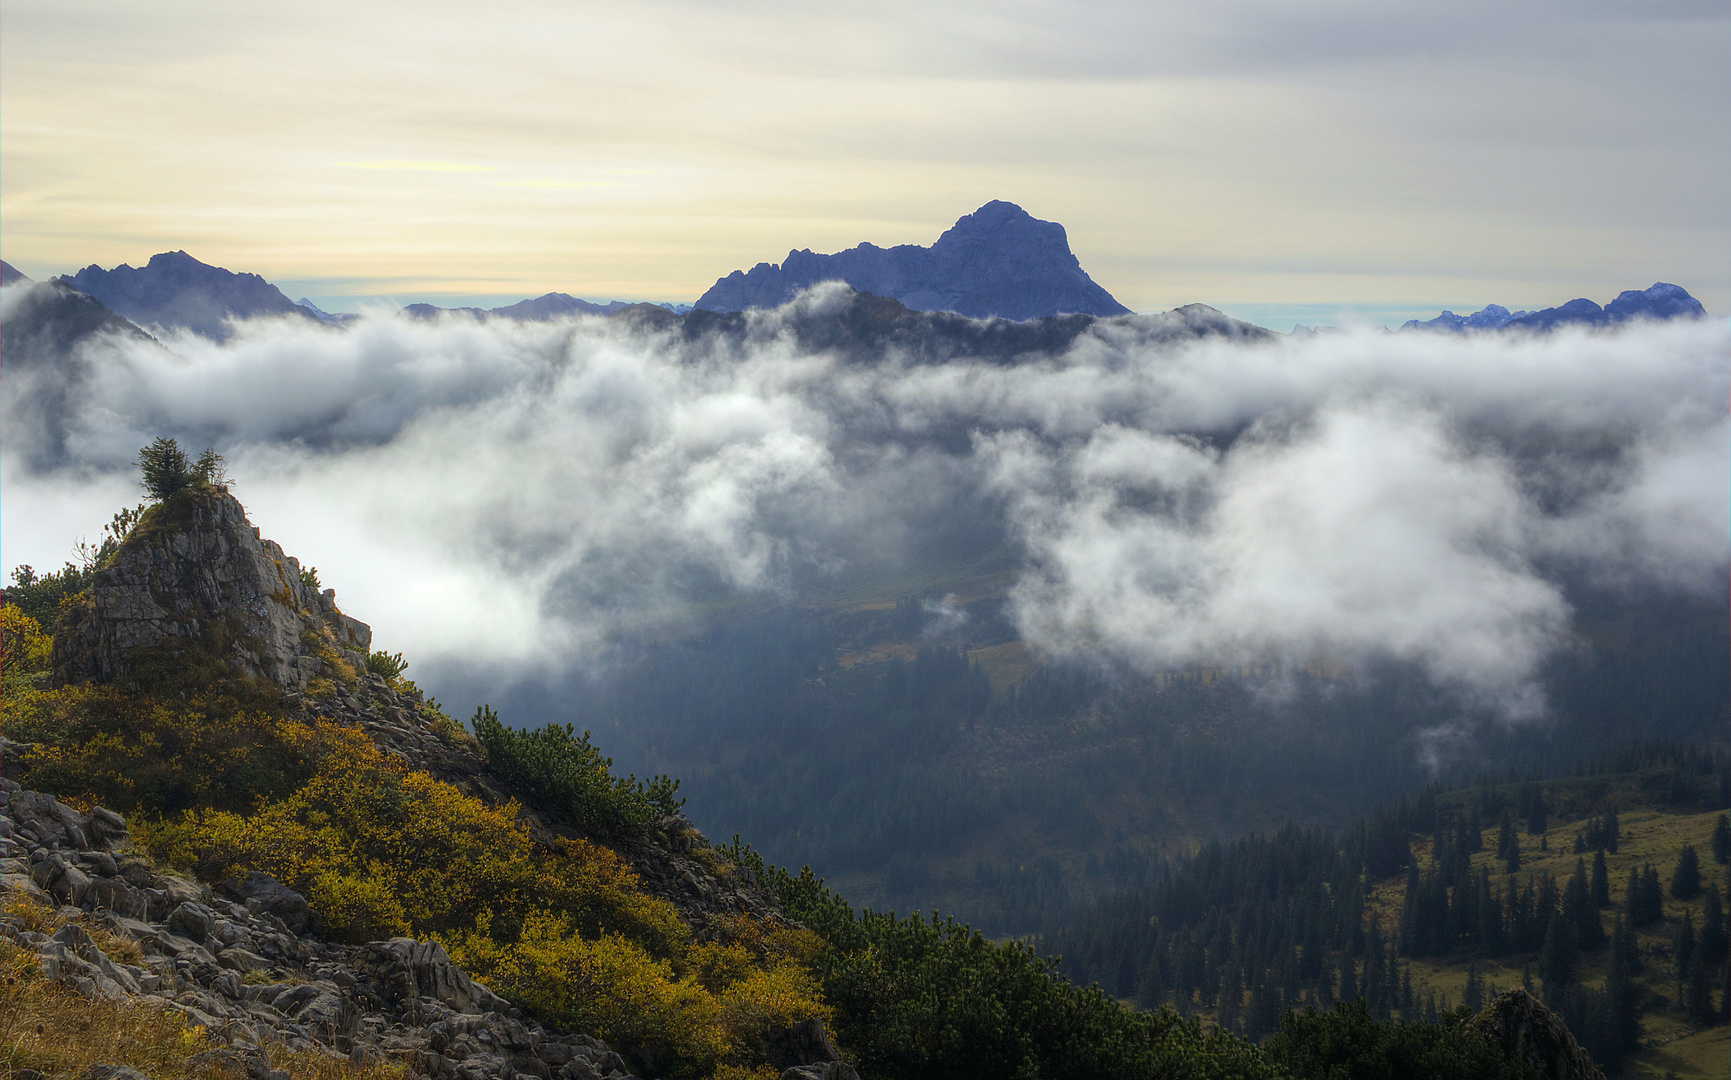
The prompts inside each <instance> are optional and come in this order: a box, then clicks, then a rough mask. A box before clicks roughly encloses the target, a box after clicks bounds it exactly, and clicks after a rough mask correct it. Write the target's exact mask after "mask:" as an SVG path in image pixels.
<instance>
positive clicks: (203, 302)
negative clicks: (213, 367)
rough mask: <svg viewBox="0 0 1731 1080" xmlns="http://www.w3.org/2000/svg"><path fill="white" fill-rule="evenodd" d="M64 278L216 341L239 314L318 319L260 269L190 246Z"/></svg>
mask: <svg viewBox="0 0 1731 1080" xmlns="http://www.w3.org/2000/svg"><path fill="white" fill-rule="evenodd" d="M61 280H63V281H65V282H66V283H67V284H68V285H71V286H72V287H73V288H74V289H77V290H78V291H79V292H81V293H84V294H85V295H86V296H90V297H94V298H95V299H97V300H99V301H101V303H102V306H103V307H106V308H107V309H108V310H110V311H112V312H114V313H115V314H116V315H121V316H124V317H126V318H128V319H130V320H132V321H133V322H135V323H138V324H139V325H141V326H161V327H165V328H170V329H182V328H183V329H187V330H191V331H192V332H193V333H195V334H198V335H200V336H201V337H207V338H210V339H211V340H212V341H226V340H227V339H228V335H229V323H230V322H232V321H234V320H237V319H253V318H257V317H259V316H261V315H283V316H288V317H290V318H297V319H301V318H314V316H313V315H312V313H311V312H309V311H307V310H306V309H305V308H303V307H301V306H300V305H298V304H296V303H295V302H294V301H293V300H290V299H289V298H288V297H286V296H284V295H283V294H282V290H281V289H279V288H277V287H276V286H275V285H272V284H271V283H270V282H268V281H266V280H265V279H264V278H262V277H259V276H258V275H257V274H236V273H234V272H232V271H229V270H224V269H223V268H222V267H220V266H211V265H210V264H208V263H202V262H199V261H198V260H197V259H195V258H193V257H192V256H191V255H188V254H187V253H186V252H184V251H165V252H163V253H162V254H160V255H152V256H151V257H150V262H148V263H146V264H145V265H144V266H140V267H137V268H134V267H131V266H128V265H126V264H125V263H121V264H120V265H119V266H117V267H115V268H114V269H112V270H104V269H102V267H100V266H95V265H91V266H87V267H85V268H84V269H82V270H80V271H78V273H76V274H73V275H72V276H71V277H67V278H62V279H61Z"/></svg>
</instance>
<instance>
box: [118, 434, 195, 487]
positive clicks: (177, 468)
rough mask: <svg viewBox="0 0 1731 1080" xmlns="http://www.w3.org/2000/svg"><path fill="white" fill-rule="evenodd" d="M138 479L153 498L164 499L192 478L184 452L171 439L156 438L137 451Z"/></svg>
mask: <svg viewBox="0 0 1731 1080" xmlns="http://www.w3.org/2000/svg"><path fill="white" fill-rule="evenodd" d="M133 464H135V465H137V466H138V467H139V469H140V470H141V471H142V472H143V473H144V476H143V479H142V480H141V481H140V483H141V484H142V486H143V487H144V490H145V491H147V492H149V493H150V497H151V498H153V499H166V498H168V497H169V496H170V495H173V494H174V493H175V492H177V491H179V490H180V489H181V488H183V487H185V486H186V485H187V484H189V483H191V482H192V480H193V476H192V470H191V468H190V466H189V464H188V463H187V460H186V452H185V451H184V450H182V449H181V448H180V445H179V444H178V443H176V442H175V441H174V440H173V439H167V438H158V439H156V440H155V441H154V442H152V443H151V444H150V445H149V446H146V447H145V448H144V449H142V450H140V451H139V452H138V460H137V461H136V462H134V463H133Z"/></svg>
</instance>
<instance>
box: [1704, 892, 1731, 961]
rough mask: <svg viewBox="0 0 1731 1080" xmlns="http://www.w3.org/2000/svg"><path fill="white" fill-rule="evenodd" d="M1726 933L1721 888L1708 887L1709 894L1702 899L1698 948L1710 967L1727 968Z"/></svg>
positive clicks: (1728, 951) (1728, 950) (1730, 950)
mask: <svg viewBox="0 0 1731 1080" xmlns="http://www.w3.org/2000/svg"><path fill="white" fill-rule="evenodd" d="M1727 944H1728V943H1727V938H1726V933H1725V912H1724V911H1723V909H1722V908H1721V906H1720V903H1719V887H1718V886H1717V885H1709V886H1707V893H1706V895H1705V896H1703V897H1702V898H1701V931H1700V933H1699V934H1698V935H1697V936H1696V947H1697V949H1698V950H1699V951H1700V953H1701V960H1702V962H1704V963H1705V964H1706V965H1707V966H1708V967H1711V968H1722V967H1724V966H1725V961H1726V958H1727V954H1728V953H1731V949H1728V948H1727Z"/></svg>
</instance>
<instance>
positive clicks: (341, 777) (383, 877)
mask: <svg viewBox="0 0 1731 1080" xmlns="http://www.w3.org/2000/svg"><path fill="white" fill-rule="evenodd" d="M190 820H191V823H190V824H189V825H185V826H182V827H181V828H180V830H179V832H178V833H177V834H176V835H175V836H174V837H173V838H172V840H173V843H174V845H175V846H176V847H177V848H178V849H179V850H180V851H182V852H190V853H191V854H192V855H193V857H194V858H196V860H197V861H199V862H200V863H202V864H204V865H206V866H208V867H211V868H213V869H214V870H215V871H217V872H233V871H239V870H246V869H250V870H262V871H264V872H265V873H267V874H270V875H271V876H272V877H275V878H277V879H278V880H279V881H282V882H284V883H285V884H288V885H289V886H290V887H292V888H295V889H297V890H299V891H301V892H302V893H304V894H305V895H306V897H307V900H308V902H309V903H310V904H311V905H312V907H313V910H314V911H315V912H317V913H318V914H319V916H320V917H321V919H323V920H324V922H325V925H326V929H327V931H329V932H332V933H335V934H337V935H338V936H342V937H345V938H348V939H350V940H368V939H369V938H376V937H379V936H388V935H385V934H384V931H385V930H389V931H390V933H413V934H425V933H429V932H432V931H437V930H452V929H459V928H469V927H472V926H474V925H475V922H476V919H477V918H478V917H479V916H481V915H482V914H483V913H486V912H495V911H497V912H525V911H531V910H552V911H557V912H560V913H561V914H562V915H563V916H564V917H566V918H567V919H569V920H570V921H571V923H572V924H573V925H574V926H576V927H578V928H580V929H581V930H583V931H584V932H586V933H589V934H590V935H592V936H593V935H595V934H599V933H601V932H603V931H611V932H614V933H622V934H625V935H627V936H629V937H631V938H632V939H633V940H635V941H638V942H640V943H641V944H643V945H644V947H646V948H648V949H650V950H651V951H654V952H657V953H658V954H661V955H671V954H672V953H673V952H675V951H677V950H678V949H679V948H681V947H682V945H683V943H684V941H685V938H686V936H687V930H686V928H685V925H684V924H683V923H681V922H680V921H679V916H678V913H677V912H676V911H675V910H674V909H673V907H672V905H671V904H668V903H666V902H665V901H662V900H658V899H656V898H654V897H650V896H647V895H644V894H643V893H642V892H641V891H640V889H639V887H638V877H637V875H636V874H635V873H634V872H633V871H632V870H631V869H630V868H629V867H628V866H626V865H625V863H624V861H623V860H622V859H620V858H619V856H618V855H616V854H614V853H613V852H612V851H610V850H609V849H607V848H604V847H600V846H599V845H595V844H590V843H587V842H586V841H582V840H563V841H560V842H559V843H558V844H557V845H555V846H554V847H553V848H552V849H546V848H538V847H537V846H536V845H535V844H534V843H533V841H532V840H531V839H530V837H529V833H528V831H527V830H526V829H525V828H524V827H523V826H522V825H521V824H520V823H519V822H518V821H517V807H516V804H515V803H507V804H505V805H503V806H489V805H487V804H486V803H483V802H481V801H480V800H479V799H476V798H473V797H471V796H469V795H465V794H464V793H463V792H461V791H459V790H458V789H457V788H455V787H453V786H452V785H450V784H447V783H444V782H442V781H440V780H436V779H434V778H433V777H432V776H430V775H428V774H427V773H424V772H411V771H409V770H408V769H407V768H406V767H405V766H404V765H403V764H402V763H401V762H399V761H398V760H397V759H395V758H393V757H390V756H389V755H387V754H384V753H382V752H381V751H379V750H378V748H377V747H375V746H374V745H373V744H372V742H371V741H370V740H368V739H367V738H366V736H365V735H364V734H363V733H361V732H359V731H356V730H353V729H339V730H338V731H335V732H333V733H331V736H330V746H329V748H328V750H327V752H326V754H325V755H324V757H323V759H322V760H321V762H320V765H319V768H318V771H317V773H316V774H315V775H314V776H313V778H312V779H311V780H310V781H308V782H307V783H306V784H305V785H304V786H302V787H301V788H300V789H299V790H298V791H296V792H295V793H294V794H293V795H291V796H290V797H288V798H286V799H284V800H282V801H280V802H277V803H273V804H271V805H269V806H266V807H265V808H264V809H262V810H260V811H259V812H258V813H256V814H251V815H241V814H236V813H207V814H202V815H194V816H193V817H192V819H190ZM166 833H167V831H166V830H164V835H165V837H166Z"/></svg>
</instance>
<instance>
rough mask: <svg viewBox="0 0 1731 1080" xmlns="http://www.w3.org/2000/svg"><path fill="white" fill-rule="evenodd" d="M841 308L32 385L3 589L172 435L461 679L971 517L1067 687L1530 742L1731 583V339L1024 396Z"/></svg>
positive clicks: (1485, 346) (11, 489)
mask: <svg viewBox="0 0 1731 1080" xmlns="http://www.w3.org/2000/svg"><path fill="white" fill-rule="evenodd" d="M15 291H16V290H9V292H15ZM14 299H15V298H14V297H11V296H9V297H8V302H12V301H13V300H14ZM843 299H844V297H843V296H842V294H841V293H838V292H837V291H836V290H835V289H831V288H820V289H817V290H813V291H812V292H810V293H808V294H806V295H805V296H804V297H803V298H801V299H800V300H799V301H797V302H796V303H795V304H794V305H792V306H790V307H789V308H785V309H782V310H780V311H775V312H760V313H755V314H752V315H751V316H749V317H748V318H747V320H746V324H745V330H744V332H743V334H742V336H739V337H735V338H718V337H714V336H704V335H699V336H696V337H693V338H690V339H687V338H685V337H684V336H683V335H682V334H679V333H677V332H670V331H655V330H652V329H645V328H642V327H634V326H633V325H631V324H629V323H628V322H621V321H617V320H612V321H610V320H607V319H602V318H580V319H573V320H566V321H558V322H552V323H545V324H518V323H509V322H504V321H492V322H486V323H479V322H474V321H471V320H464V319H456V318H453V319H450V320H446V321H441V322H434V323H423V322H416V321H414V320H408V319H404V318H401V317H398V316H395V315H392V314H385V313H374V314H369V315H367V316H365V317H363V318H362V319H361V320H360V321H359V322H358V323H356V324H354V325H352V326H351V327H350V328H349V329H347V330H345V331H342V332H336V331H332V330H329V329H326V328H323V327H318V326H313V325H310V324H302V323H300V321H298V320H296V321H288V322H268V321H267V322H257V323H253V324H247V325H243V326H241V327H240V328H239V329H238V332H237V333H236V334H235V336H234V337H233V338H232V339H231V340H230V341H229V342H228V343H226V344H223V345H217V344H213V343H211V342H208V341H204V340H202V339H198V338H192V337H184V338H178V339H174V340H171V341H169V342H168V344H167V346H166V347H159V346H156V345H154V344H153V343H150V342H124V341H118V340H116V341H108V342H105V343H102V344H100V345H97V346H93V347H92V351H91V352H90V353H89V354H88V355H87V359H88V361H89V363H90V369H89V370H90V375H89V376H88V378H87V380H86V381H85V382H84V383H82V384H80V385H79V386H78V387H77V388H76V392H71V393H67V394H62V395H59V396H56V394H55V393H54V391H55V389H56V386H55V385H53V380H56V379H62V378H64V371H65V369H64V368H57V367H43V368H40V369H34V370H35V374H31V372H30V371H24V370H15V371H14V372H11V373H9V377H8V379H7V380H6V383H5V385H4V387H3V392H4V394H5V401H4V404H5V408H6V420H7V423H6V424H5V425H3V426H0V459H3V460H0V465H3V468H4V473H5V476H4V480H5V484H4V488H3V491H0V500H3V510H4V513H0V530H3V537H0V539H3V540H4V545H5V557H6V561H7V564H8V568H9V567H10V566H13V565H16V564H17V563H20V562H33V563H35V564H36V565H38V566H40V565H44V564H47V565H56V564H57V562H58V559H59V558H60V557H61V556H62V553H64V552H65V551H66V550H67V549H68V547H69V546H70V543H71V540H72V538H73V537H74V536H76V535H78V534H80V533H82V534H84V535H90V534H92V533H94V532H95V531H96V529H97V527H98V526H99V525H100V524H101V523H102V522H104V521H106V520H107V517H108V515H109V514H110V513H111V512H112V511H113V510H114V509H115V508H116V503H117V498H119V499H126V498H130V497H129V496H126V495H125V494H124V492H125V491H126V490H127V489H128V488H129V487H130V484H131V482H132V470H131V469H130V467H129V466H128V464H127V463H128V462H130V461H131V460H132V458H133V457H134V456H135V455H136V450H137V447H138V446H139V445H142V444H143V442H145V441H148V439H149V438H151V437H153V436H154V435H157V434H162V433H170V434H174V435H176V436H177V437H179V438H181V439H182V440H183V441H184V442H186V443H187V444H188V445H193V446H204V445H214V446H216V447H217V448H218V449H220V450H221V451H222V452H224V453H225V454H227V455H228V456H229V458H230V460H231V462H232V464H233V472H234V474H235V476H236V478H237V487H236V490H237V492H238V493H239V495H240V497H241V498H242V499H243V500H244V501H245V502H246V504H247V506H248V508H249V510H250V511H251V512H252V513H253V515H254V518H255V521H256V522H257V523H258V524H259V525H260V526H261V528H262V529H263V531H264V533H265V534H266V535H268V536H270V537H272V538H273V539H276V540H277V541H279V542H280V543H282V544H283V545H284V546H285V548H286V549H287V550H289V551H290V552H291V553H293V554H295V555H297V557H299V558H300V559H301V560H302V561H303V562H304V563H310V564H314V565H317V566H318V567H319V568H320V572H321V575H322V577H323V578H324V580H325V581H327V582H328V583H331V584H332V585H334V586H335V587H336V588H337V589H338V590H339V594H340V596H341V597H342V599H343V602H344V604H345V607H346V608H347V610H350V611H351V612H352V613H354V614H356V615H357V616H359V617H360V618H363V619H366V620H368V621H371V622H372V623H373V624H374V625H375V628H376V629H377V631H378V635H379V636H378V640H380V641H381V642H382V643H385V644H386V645H388V646H389V647H390V648H392V649H393V650H394V649H403V650H405V651H407V652H409V653H410V654H412V655H413V656H415V657H416V658H417V661H418V663H419V664H420V665H421V670H422V671H423V672H427V671H431V672H435V673H437V672H444V673H445V674H446V676H449V677H451V678H456V677H457V675H455V674H452V673H461V672H468V673H469V676H471V677H472V676H473V674H474V672H475V671H476V670H477V665H479V667H480V668H482V669H486V670H489V671H491V672H493V673H494V675H495V676H497V677H500V678H528V677H532V676H534V675H535V674H536V673H547V672H551V671H558V670H560V669H563V668H567V667H570V666H571V665H581V664H586V663H588V662H590V661H592V660H593V659H595V658H596V657H599V656H602V655H604V654H605V650H606V647H607V642H609V641H610V640H612V639H613V638H614V637H615V636H616V635H618V634H620V633H622V632H626V631H633V630H646V629H655V630H657V631H658V632H665V631H666V630H668V629H669V628H677V627H679V626H681V625H689V624H688V623H687V620H690V619H692V618H694V617H695V615H694V613H695V612H697V611H698V610H699V609H701V608H702V607H703V606H704V605H708V604H713V603H714V602H715V601H716V600H717V598H719V597H760V598H768V597H776V596H789V595H794V594H796V593H797V592H798V591H799V590H800V589H802V588H804V587H807V586H809V585H810V584H812V583H814V582H815V583H817V584H818V585H819V586H822V584H823V583H825V582H834V581H842V580H845V579H846V578H847V575H848V574H850V573H854V572H857V571H860V570H862V569H869V568H871V567H872V566H881V565H883V564H885V562H886V561H887V562H889V563H893V562H894V561H895V560H897V559H899V558H904V557H906V558H914V559H916V560H917V559H919V558H921V557H922V555H921V553H922V552H925V551H927V550H929V545H930V544H932V543H934V542H936V541H935V540H934V538H936V537H941V536H944V535H950V534H952V533H953V532H954V529H955V528H956V527H957V526H958V525H962V526H967V527H969V528H986V529H988V530H994V529H995V530H998V531H999V532H1000V533H1001V535H1002V536H1003V538H1004V539H1005V540H1006V541H1007V542H1008V543H1009V545H1010V546H1011V549H1012V550H1014V551H1016V552H1017V553H1018V560H1017V567H1016V570H1015V573H1014V581H1013V583H1012V585H1011V586H1010V588H1009V592H1008V599H1009V601H1010V613H1011V615H1012V617H1013V618H1014V619H1015V621H1016V624H1017V626H1018V627H1019V629H1020V631H1021V633H1022V635H1023V636H1024V637H1025V638H1026V639H1028V640H1029V641H1030V642H1032V643H1033V644H1035V645H1036V646H1037V647H1038V648H1040V649H1041V650H1043V651H1045V652H1046V653H1048V654H1050V655H1058V656H1069V657H1074V658H1079V659H1088V660H1090V661H1091V662H1098V661H1104V662H1108V663H1111V664H1114V665H1118V666H1122V667H1127V668H1129V669H1132V670H1137V671H1143V672H1158V671H1165V670H1171V669H1173V668H1177V667H1182V666H1185V665H1188V664H1195V663H1204V664H1219V663H1251V662H1282V663H1300V662H1304V661H1307V660H1309V659H1313V658H1315V657H1317V656H1330V657H1336V658H1339V659H1341V660H1342V661H1343V662H1346V663H1370V662H1375V661H1379V660H1388V661H1395V662H1400V663H1404V664H1407V665H1411V666H1413V667H1414V668H1416V669H1417V670H1419V671H1421V672H1422V673H1424V674H1425V676H1426V677H1427V678H1428V679H1429V680H1430V681H1431V682H1432V683H1433V684H1434V685H1436V686H1437V687H1439V688H1440V689H1442V690H1444V691H1445V692H1447V693H1449V694H1451V695H1453V696H1454V697H1455V698H1456V699H1457V700H1458V701H1460V702H1461V703H1462V706H1463V708H1467V709H1471V710H1474V711H1477V712H1482V713H1488V714H1492V715H1497V716H1501V717H1503V718H1505V719H1509V720H1519V719H1522V718H1529V717H1533V716H1536V715H1540V714H1542V712H1543V711H1544V708H1545V702H1544V698H1543V694H1542V691H1541V689H1540V681H1539V671H1540V669H1541V668H1542V666H1543V664H1544V662H1545V661H1546V660H1547V659H1548V658H1549V657H1551V656H1553V655H1555V654H1556V652H1557V651H1558V650H1559V649H1563V648H1566V647H1567V645H1568V641H1569V634H1570V626H1571V620H1572V617H1573V612H1572V609H1571V602H1570V595H1571V589H1572V588H1574V587H1575V586H1576V585H1579V584H1582V583H1587V584H1592V585H1594V586H1596V587H1600V588H1608V589H1614V590H1616V589H1621V590H1637V591H1641V592H1644V593H1648V594H1652V593H1654V592H1658V593H1666V592H1674V593H1681V594H1685V595H1694V596H1699V597H1715V596H1719V597H1722V595H1723V591H1724V588H1725V587H1726V578H1727V567H1726V561H1727V560H1726V557H1725V551H1726V550H1727V546H1728V545H1731V528H1728V525H1727V522H1728V521H1731V465H1728V463H1727V461H1726V458H1725V454H1724V449H1723V448H1724V445H1725V443H1726V441H1727V439H1731V419H1728V416H1727V413H1728V410H1727V407H1726V405H1725V402H1726V401H1727V399H1728V398H1731V381H1728V374H1727V372H1728V370H1731V367H1728V365H1727V364H1726V363H1725V357H1726V355H1727V354H1728V352H1731V336H1728V332H1727V330H1726V328H1725V327H1724V325H1723V324H1722V323H1721V322H1719V321H1716V320H1702V321H1699V322H1686V323H1673V324H1657V325H1637V326H1631V327H1627V328H1624V329H1622V330H1619V331H1617V332H1614V333H1590V332H1582V331H1563V332H1558V333H1555V334H1552V335H1549V336H1545V337H1522V336H1497V335H1490V336H1483V337H1469V336H1453V335H1429V334H1402V335H1392V336H1391V335H1387V334H1383V333H1378V332H1373V331H1369V330H1363V331H1354V332H1348V333H1343V334H1340V335H1332V336H1319V337H1317V338H1312V339H1287V340H1272V341H1266V342H1260V343H1226V342H1219V341H1197V342H1191V343H1188V344H1181V345H1173V344H1170V343H1162V342H1161V340H1160V338H1159V336H1158V335H1150V334H1149V333H1148V332H1146V330H1145V329H1139V326H1143V325H1144V324H1138V323H1136V322H1134V321H1132V322H1121V321H1120V322H1107V323H1101V324H1098V325H1097V326H1096V327H1095V329H1094V330H1092V331H1090V332H1089V333H1087V334H1084V335H1083V336H1082V337H1080V338H1078V339H1077V340H1076V341H1075V342H1074V343H1073V344H1072V345H1071V346H1070V347H1068V348H1067V349H1066V350H1064V351H1063V352H1062V353H1060V354H1057V355H1051V356H1043V357H1042V356H1033V357H1026V358H1024V359H1023V362H1020V363H1018V364H1016V365H1013V366H1005V365H1002V364H998V363H992V362H989V361H987V360H985V359H980V360H974V359H970V358H967V357H962V358H960V359H955V360H951V361H949V362H946V363H942V364H921V363H913V362H910V360H909V358H906V357H902V356H898V355H886V356H882V357H878V358H876V359H874V360H871V361H869V362H858V361H853V362H847V361H844V360H843V359H842V358H841V357H838V356H836V355H834V354H831V353H829V352H826V351H823V350H817V351H811V350H807V349H804V348H802V347H800V346H799V345H798V344H797V341H798V339H797V338H796V337H795V336H794V335H793V334H792V333H791V332H790V330H791V327H792V326H793V325H794V323H795V322H797V321H798V320H799V319H802V318H811V317H818V316H821V315H822V314H823V313H824V312H825V311H828V310H830V309H831V308H833V306H834V305H835V304H837V303H839V302H841V301H842V300H843ZM1150 325H1151V324H1150ZM33 380H37V381H34V382H33ZM43 380H46V381H43ZM55 401H58V402H61V403H62V405H61V406H59V407H58V408H59V412H58V413H56V414H54V415H51V416H46V417H45V416H44V414H45V413H48V412H52V411H53V410H48V409H44V408H43V407H42V405H41V403H42V402H55ZM51 429H52V430H55V431H58V432H59V434H58V436H55V437H54V438H51V437H50V431H51ZM56 439H58V441H55V440H56ZM56 448H58V449H56ZM80 515H82V520H83V521H85V522H86V524H85V525H83V526H82V527H79V528H76V529H73V528H71V526H72V525H73V524H75V523H76V522H77V521H79V520H80ZM438 678H439V677H438V676H437V675H435V676H433V677H431V683H430V684H431V685H434V686H435V687H436V686H437V685H438Z"/></svg>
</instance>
